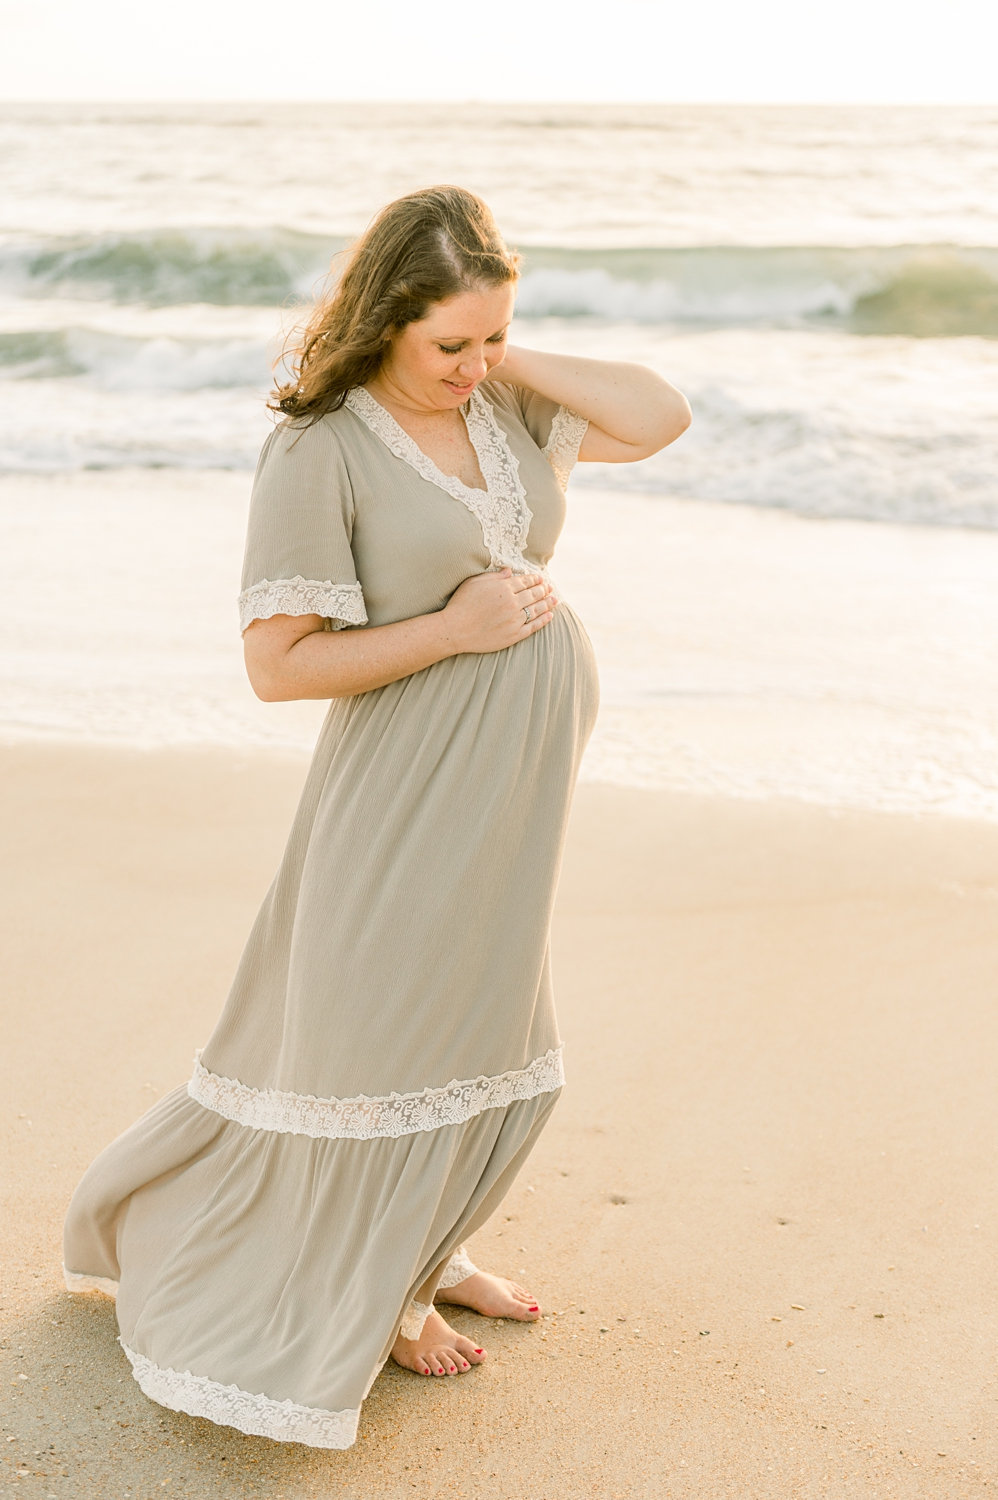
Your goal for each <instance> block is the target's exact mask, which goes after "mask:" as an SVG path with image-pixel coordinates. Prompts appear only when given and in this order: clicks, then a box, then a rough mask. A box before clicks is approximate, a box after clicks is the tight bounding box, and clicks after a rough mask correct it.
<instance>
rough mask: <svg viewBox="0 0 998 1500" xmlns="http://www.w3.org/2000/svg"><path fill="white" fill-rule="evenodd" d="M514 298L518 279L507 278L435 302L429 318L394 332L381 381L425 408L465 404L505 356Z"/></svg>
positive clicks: (382, 366) (410, 402)
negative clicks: (497, 282) (504, 281)
mask: <svg viewBox="0 0 998 1500" xmlns="http://www.w3.org/2000/svg"><path fill="white" fill-rule="evenodd" d="M515 301H516V287H515V284H514V283H512V282H506V283H504V284H503V285H501V286H488V287H482V288H480V289H479V290H476V291H469V292H459V293H458V294H457V296H455V297H448V298H446V299H445V300H444V301H443V302H435V303H434V304H433V306H432V307H431V308H430V310H429V312H428V313H427V315H426V317H425V318H420V320H419V322H418V323H407V324H406V326H405V327H404V328H403V329H402V331H401V332H400V333H397V334H396V335H395V337H394V338H393V340H392V343H391V348H390V350H389V352H388V354H387V355H386V356H385V359H384V361H383V362H382V365H381V369H380V370H379V371H378V378H379V380H381V381H383V382H384V384H385V386H386V387H387V389H388V390H389V391H390V392H391V393H392V394H394V395H397V396H398V397H400V398H401V399H402V400H404V401H406V402H407V403H408V404H410V405H412V406H414V407H417V408H421V409H424V410H427V411H443V410H446V409H448V408H453V407H458V406H461V405H463V403H464V402H465V401H467V399H468V397H469V396H470V395H471V392H472V391H473V390H474V388H475V386H476V385H477V384H478V383H479V381H481V380H484V379H485V377H486V375H488V373H489V371H490V370H491V369H492V367H493V366H494V365H498V364H499V363H500V362H501V361H502V358H503V355H504V354H505V352H506V334H507V330H508V328H509V323H510V319H511V318H512V316H513V304H514V302H515Z"/></svg>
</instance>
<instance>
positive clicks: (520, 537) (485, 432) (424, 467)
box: [343, 385, 533, 573]
mask: <svg viewBox="0 0 998 1500" xmlns="http://www.w3.org/2000/svg"><path fill="white" fill-rule="evenodd" d="M343 404H344V406H346V407H348V408H349V410H350V411H352V412H353V413H354V415H355V416H357V417H359V418H360V420H361V421H362V422H364V423H365V424H366V425H367V426H368V427H369V428H370V430H371V431H372V432H373V433H374V434H375V436H376V437H378V438H380V439H381V441H382V442H383V443H384V444H385V447H386V448H388V450H389V451H390V452H391V453H394V455H395V457H396V458H400V459H402V461H403V462H404V463H407V464H408V465H409V467H410V468H412V469H415V471H416V473H417V474H418V475H419V476H420V477H421V478H422V479H426V480H428V481H429V483H430V484H433V485H436V487H437V488H438V489H441V490H444V491H445V493H446V494H448V495H451V496H452V497H453V498H454V499H455V500H460V502H461V504H462V505H464V506H466V507H467V509H468V510H470V511H471V513H472V515H474V516H476V517H477V518H478V521H479V524H480V525H481V528H482V535H483V536H484V538H485V545H486V547H487V548H488V551H489V559H490V563H491V566H492V567H493V568H506V567H511V568H512V569H513V571H514V572H521V573H522V572H526V571H529V569H530V566H531V565H530V564H528V563H527V562H526V560H525V558H524V556H523V549H524V547H525V546H526V544H527V533H528V531H529V529H530V522H531V521H532V520H533V515H532V513H531V510H530V507H529V506H528V504H527V494H526V490H525V489H524V487H523V481H522V480H521V478H520V463H519V460H518V458H517V457H516V454H515V453H514V452H513V450H512V449H511V448H510V446H509V442H508V440H507V438H506V434H505V433H504V432H503V430H502V428H501V427H500V426H499V423H498V422H497V421H496V418H495V413H494V412H493V410H492V407H491V406H490V405H489V403H488V402H487V401H486V400H485V397H484V396H483V395H482V394H481V392H480V391H479V390H477V389H475V390H473V391H472V393H471V395H470V396H469V397H468V400H467V401H466V402H465V405H464V407H462V408H461V412H462V415H463V417H464V423H465V426H466V427H467V430H468V437H469V439H470V441H471V446H472V447H473V448H474V450H475V454H476V456H477V458H478V467H479V468H480V469H481V471H482V477H483V478H484V480H485V484H486V488H485V489H484V490H480V489H476V488H475V487H473V486H472V485H469V484H465V483H464V481H463V480H462V479H458V477H457V476H456V475H455V474H444V473H443V472H442V470H440V469H439V468H438V467H437V465H436V464H435V463H434V462H433V460H432V458H430V456H429V454H427V453H424V452H423V450H422V448H420V446H419V444H418V443H417V442H416V441H415V440H414V439H413V438H412V437H410V435H409V434H408V433H407V432H406V430H405V428H404V427H402V426H401V424H400V423H399V422H397V421H396V420H395V418H394V417H393V416H392V414H391V412H390V411H388V410H387V409H386V408H385V407H384V406H382V405H381V402H380V401H376V400H375V398H374V397H373V396H372V395H371V393H370V391H369V390H367V389H366V387H364V386H362V385H355V386H353V387H352V388H351V389H350V390H349V391H348V392H347V394H346V397H345V398H344V402H343Z"/></svg>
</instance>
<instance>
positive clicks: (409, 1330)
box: [399, 1298, 433, 1339]
mask: <svg viewBox="0 0 998 1500" xmlns="http://www.w3.org/2000/svg"><path fill="white" fill-rule="evenodd" d="M432 1311H433V1308H432V1307H427V1305H426V1303H425V1302H417V1301H416V1299H415V1298H413V1300H412V1301H411V1302H410V1303H409V1306H408V1307H407V1308H406V1310H405V1314H404V1316H403V1318H402V1325H401V1327H400V1328H399V1333H400V1334H401V1335H402V1337H403V1338H404V1339H418V1338H419V1335H420V1334H421V1333H422V1331H423V1324H424V1323H425V1322H426V1320H427V1318H428V1317H429V1316H430V1313H431V1312H432Z"/></svg>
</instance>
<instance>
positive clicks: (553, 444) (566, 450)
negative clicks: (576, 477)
mask: <svg viewBox="0 0 998 1500" xmlns="http://www.w3.org/2000/svg"><path fill="white" fill-rule="evenodd" d="M588 426H589V418H588V417H583V416H580V414H579V413H578V412H577V411H573V410H572V408H571V407H570V406H559V408H558V410H557V411H556V412H555V414H554V421H553V422H552V423H551V431H550V433H549V434H548V440H547V442H546V443H545V444H544V447H543V448H542V449H541V452H542V453H543V454H544V457H545V458H546V459H547V461H548V463H549V464H550V465H551V467H552V469H553V470H554V475H555V478H556V479H557V481H558V483H559V485H560V486H561V488H562V490H564V489H566V488H567V486H568V477H569V475H570V474H571V472H572V470H573V469H574V467H575V465H576V463H577V462H578V457H579V448H580V447H581V445H582V439H583V438H584V437H585V435H586V428H587V427H588Z"/></svg>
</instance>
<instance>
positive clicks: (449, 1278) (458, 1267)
mask: <svg viewBox="0 0 998 1500" xmlns="http://www.w3.org/2000/svg"><path fill="white" fill-rule="evenodd" d="M477 1270H478V1267H477V1266H476V1265H475V1262H474V1261H473V1260H472V1258H471V1256H470V1255H469V1254H468V1253H467V1251H466V1250H465V1248H464V1246H463V1245H458V1247H457V1249H456V1250H455V1251H454V1254H453V1255H452V1256H451V1258H450V1260H449V1261H448V1262H447V1264H446V1265H445V1266H444V1269H443V1275H442V1276H441V1277H440V1280H439V1281H438V1282H437V1291H438V1292H445V1291H446V1290H447V1288H448V1287H452V1286H457V1284H458V1283H459V1282H461V1281H464V1280H466V1279H467V1277H469V1276H474V1274H475V1272H476V1271H477Z"/></svg>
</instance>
